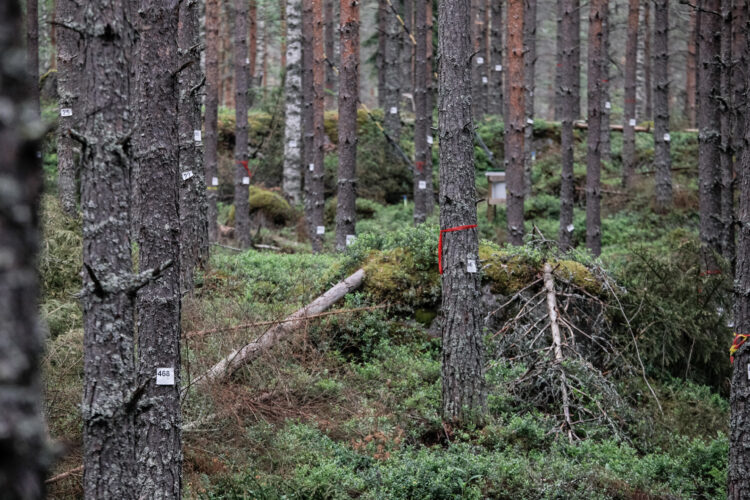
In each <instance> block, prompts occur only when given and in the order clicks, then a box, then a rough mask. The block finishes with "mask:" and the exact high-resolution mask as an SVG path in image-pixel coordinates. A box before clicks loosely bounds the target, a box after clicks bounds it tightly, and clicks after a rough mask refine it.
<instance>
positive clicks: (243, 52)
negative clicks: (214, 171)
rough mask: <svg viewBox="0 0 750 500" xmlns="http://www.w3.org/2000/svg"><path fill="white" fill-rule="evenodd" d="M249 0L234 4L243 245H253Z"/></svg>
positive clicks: (238, 228) (237, 194) (238, 217)
mask: <svg viewBox="0 0 750 500" xmlns="http://www.w3.org/2000/svg"><path fill="white" fill-rule="evenodd" d="M247 5H248V3H247V1H246V0H235V3H234V92H235V96H234V118H235V127H234V162H235V166H234V227H235V231H234V233H235V235H236V237H237V241H238V243H239V246H240V248H248V247H249V246H250V211H249V210H250V208H249V207H250V203H249V200H248V187H249V185H250V169H249V162H248V160H249V158H248V154H247V94H248V88H249V69H250V68H249V65H250V61H251V60H252V58H249V57H248V55H247V54H248V52H247V19H248V11H247Z"/></svg>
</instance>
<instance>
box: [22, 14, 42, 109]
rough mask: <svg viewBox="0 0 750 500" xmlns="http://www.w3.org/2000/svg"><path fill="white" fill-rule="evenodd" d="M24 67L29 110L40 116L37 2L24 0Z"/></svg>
mask: <svg viewBox="0 0 750 500" xmlns="http://www.w3.org/2000/svg"><path fill="white" fill-rule="evenodd" d="M26 67H27V68H28V72H29V80H28V81H29V88H30V89H31V101H30V102H31V109H32V110H33V111H34V113H35V116H37V117H38V116H41V111H40V109H41V108H40V105H39V5H38V0H26Z"/></svg>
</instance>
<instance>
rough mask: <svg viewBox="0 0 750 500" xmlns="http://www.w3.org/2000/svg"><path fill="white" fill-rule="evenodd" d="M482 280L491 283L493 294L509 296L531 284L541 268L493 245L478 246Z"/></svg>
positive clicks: (520, 256) (528, 260) (521, 256)
mask: <svg viewBox="0 0 750 500" xmlns="http://www.w3.org/2000/svg"><path fill="white" fill-rule="evenodd" d="M479 260H480V261H481V263H482V270H483V272H484V280H486V281H488V282H490V283H491V288H492V291H493V292H494V293H499V294H502V295H509V294H512V293H515V292H517V291H519V290H521V289H522V288H523V287H525V286H526V285H528V284H529V283H531V282H532V281H533V280H534V279H535V278H536V276H537V275H538V274H539V272H540V271H541V267H540V266H539V265H538V264H537V263H536V262H534V261H533V260H531V259H528V258H526V257H524V256H523V255H512V254H510V253H508V252H506V251H504V250H501V249H498V248H497V247H495V246H494V245H489V244H481V245H479Z"/></svg>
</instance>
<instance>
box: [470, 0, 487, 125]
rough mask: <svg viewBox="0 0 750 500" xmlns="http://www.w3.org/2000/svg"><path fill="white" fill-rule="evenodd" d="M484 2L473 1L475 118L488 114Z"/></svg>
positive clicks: (482, 0)
mask: <svg viewBox="0 0 750 500" xmlns="http://www.w3.org/2000/svg"><path fill="white" fill-rule="evenodd" d="M485 8H486V7H485V2H484V0H471V11H472V27H471V32H472V33H473V34H474V50H473V53H474V57H473V63H472V69H473V71H472V77H471V80H472V101H471V102H472V105H473V110H474V111H473V112H474V118H475V119H479V118H481V117H482V116H483V115H485V114H486V113H487V86H488V83H489V80H488V77H487V60H486V57H487V28H486V25H485V17H486V16H485Z"/></svg>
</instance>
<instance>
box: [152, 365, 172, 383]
mask: <svg viewBox="0 0 750 500" xmlns="http://www.w3.org/2000/svg"><path fill="white" fill-rule="evenodd" d="M156 385H174V368H157V369H156Z"/></svg>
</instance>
